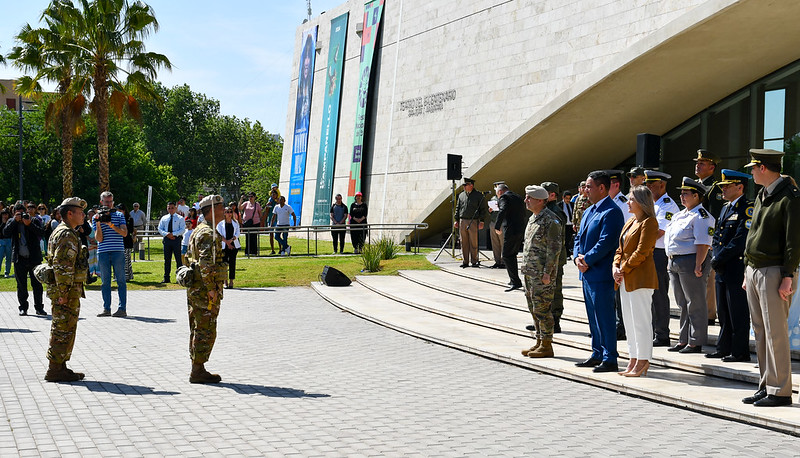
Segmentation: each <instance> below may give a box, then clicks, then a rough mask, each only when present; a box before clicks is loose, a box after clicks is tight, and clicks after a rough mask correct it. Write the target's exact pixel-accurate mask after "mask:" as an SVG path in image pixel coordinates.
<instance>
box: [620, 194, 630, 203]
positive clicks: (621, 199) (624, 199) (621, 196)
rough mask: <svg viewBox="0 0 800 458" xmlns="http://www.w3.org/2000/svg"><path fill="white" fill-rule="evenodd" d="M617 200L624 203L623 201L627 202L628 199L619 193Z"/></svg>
mask: <svg viewBox="0 0 800 458" xmlns="http://www.w3.org/2000/svg"><path fill="white" fill-rule="evenodd" d="M619 201H620V202H622V203H625V202H627V201H628V199H627V198H625V196H623V195H620V196H619Z"/></svg>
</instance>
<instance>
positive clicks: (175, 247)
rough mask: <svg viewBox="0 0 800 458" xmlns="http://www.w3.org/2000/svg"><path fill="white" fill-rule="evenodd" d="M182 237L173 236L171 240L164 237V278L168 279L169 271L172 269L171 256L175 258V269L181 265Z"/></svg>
mask: <svg viewBox="0 0 800 458" xmlns="http://www.w3.org/2000/svg"><path fill="white" fill-rule="evenodd" d="M182 240H183V237H175V238H174V239H173V240H170V239H168V238H165V239H164V242H163V243H164V278H165V279H166V280H169V273H170V271H171V270H172V268H171V264H172V258H173V257H174V258H175V269H177V268H178V267H180V266H181V241H182Z"/></svg>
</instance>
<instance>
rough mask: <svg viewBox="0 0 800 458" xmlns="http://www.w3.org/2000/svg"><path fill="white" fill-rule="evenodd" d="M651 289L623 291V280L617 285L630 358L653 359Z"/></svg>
mask: <svg viewBox="0 0 800 458" xmlns="http://www.w3.org/2000/svg"><path fill="white" fill-rule="evenodd" d="M653 291H655V290H654V289H652V288H639V289H637V290H633V291H631V292H628V291H625V279H623V280H622V284H620V285H619V296H620V299H621V302H622V319H623V321H624V322H625V335H626V336H627V337H628V353H629V354H630V357H631V358H636V359H646V360H648V361H649V360H650V359H651V358H652V357H653V312H652V310H651V304H652V302H653Z"/></svg>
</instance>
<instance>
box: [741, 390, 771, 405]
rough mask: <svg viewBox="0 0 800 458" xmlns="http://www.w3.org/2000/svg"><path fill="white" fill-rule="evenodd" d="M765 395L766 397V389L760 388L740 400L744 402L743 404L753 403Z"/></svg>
mask: <svg viewBox="0 0 800 458" xmlns="http://www.w3.org/2000/svg"><path fill="white" fill-rule="evenodd" d="M766 397H767V390H765V389H763V388H762V389H760V390H758V391H756V392H755V394H753V395H752V396H748V397H746V398H744V399H742V402H743V403H745V404H752V403H754V402H756V401H760V400H762V399H764V398H766Z"/></svg>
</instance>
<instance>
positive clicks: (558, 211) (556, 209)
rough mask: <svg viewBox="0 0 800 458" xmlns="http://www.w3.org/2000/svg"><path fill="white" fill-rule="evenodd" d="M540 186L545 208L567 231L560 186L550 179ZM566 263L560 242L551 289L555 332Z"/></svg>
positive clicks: (560, 310) (564, 230) (562, 297)
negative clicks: (560, 202) (556, 270)
mask: <svg viewBox="0 0 800 458" xmlns="http://www.w3.org/2000/svg"><path fill="white" fill-rule="evenodd" d="M541 187H543V188H544V189H545V191H547V194H548V196H547V209H548V210H550V211H551V212H553V214H554V215H556V218H558V222H559V223H561V233H562V234H564V233H565V232H566V231H567V214H566V213H564V210H562V208H561V205H559V200H560V199H559V194H560V188H559V186H558V183H554V182H552V181H545V182H544V183H542V184H541ZM566 264H567V245H566V243H563V244H562V248H561V256H560V257H559V259H558V272H557V273H556V285H555V290H554V291H553V306H552V310H553V321H554V324H553V332H555V333H556V334H558V333H560V332H561V315H563V314H564V291H563V289H564V266H565V265H566Z"/></svg>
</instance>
